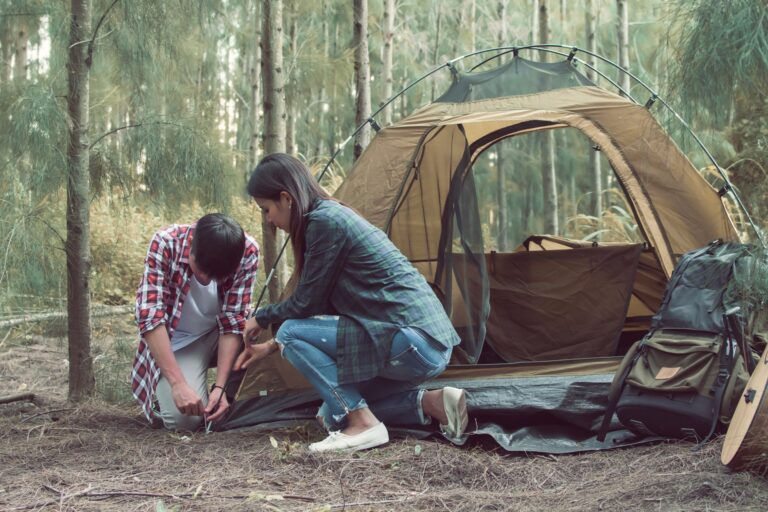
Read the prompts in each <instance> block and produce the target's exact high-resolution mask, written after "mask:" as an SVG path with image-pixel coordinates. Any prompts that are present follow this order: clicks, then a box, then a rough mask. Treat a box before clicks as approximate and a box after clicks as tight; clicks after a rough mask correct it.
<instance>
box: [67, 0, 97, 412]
mask: <svg viewBox="0 0 768 512" xmlns="http://www.w3.org/2000/svg"><path fill="white" fill-rule="evenodd" d="M71 22H72V24H71V30H70V39H69V57H68V62H67V75H68V92H67V108H68V112H69V120H70V128H69V144H68V146H67V167H68V169H67V171H68V175H69V177H68V180H67V242H66V255H67V314H68V318H67V329H68V330H67V336H68V340H69V399H70V400H72V401H75V402H80V401H83V400H85V399H86V398H88V397H90V396H92V395H93V392H94V388H95V379H94V375H93V360H92V359H91V318H90V284H89V281H90V270H91V254H90V252H91V251H90V239H89V229H90V220H89V197H90V196H89V194H90V178H89V173H88V153H89V151H88V139H87V136H88V107H89V86H88V80H89V73H90V69H89V64H88V63H87V62H86V58H87V51H88V44H84V43H82V42H83V41H88V39H89V38H90V37H91V0H72V20H71Z"/></svg>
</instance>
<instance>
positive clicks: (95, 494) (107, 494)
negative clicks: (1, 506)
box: [7, 484, 402, 510]
mask: <svg viewBox="0 0 768 512" xmlns="http://www.w3.org/2000/svg"><path fill="white" fill-rule="evenodd" d="M43 488H45V489H47V490H49V491H53V492H55V493H57V494H58V495H59V497H58V498H55V499H50V500H46V501H40V502H37V503H32V504H30V505H21V506H18V507H14V508H9V509H7V510H29V509H32V508H40V507H45V506H48V505H52V504H54V503H59V504H60V505H61V504H63V502H64V501H65V500H69V499H71V498H75V497H79V498H82V497H85V498H112V497H115V496H142V497H146V498H167V499H174V500H178V499H190V500H191V499H200V498H218V499H235V500H245V499H248V498H251V495H248V494H237V495H229V496H219V495H214V494H200V493H183V494H167V493H159V492H142V491H101V492H99V491H92V490H91V489H92V488H91V486H90V485H89V486H88V487H86V488H85V489H83V490H82V491H79V492H76V493H73V494H66V493H65V492H64V491H61V490H59V489H56V488H55V487H52V486H50V485H46V484H43ZM280 497H281V498H282V499H284V500H297V501H304V502H308V503H312V502H314V501H315V498H311V497H309V496H295V495H290V494H285V495H280ZM391 501H395V500H391ZM398 501H402V500H398ZM381 503H385V502H381Z"/></svg>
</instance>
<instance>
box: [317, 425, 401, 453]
mask: <svg viewBox="0 0 768 512" xmlns="http://www.w3.org/2000/svg"><path fill="white" fill-rule="evenodd" d="M388 442H389V433H388V432H387V427H385V426H384V424H383V423H379V424H377V425H375V426H373V427H371V428H369V429H368V430H365V431H363V432H360V433H359V434H355V435H353V436H348V435H346V434H342V433H341V432H331V433H329V434H328V437H326V438H325V439H323V440H322V441H319V442H317V443H312V444H310V445H309V451H311V452H329V451H342V452H356V451H358V450H365V449H368V448H374V447H376V446H381V445H382V444H387V443H388Z"/></svg>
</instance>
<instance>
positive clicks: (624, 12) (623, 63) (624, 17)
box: [616, 0, 632, 94]
mask: <svg viewBox="0 0 768 512" xmlns="http://www.w3.org/2000/svg"><path fill="white" fill-rule="evenodd" d="M616 24H617V31H616V32H617V35H618V54H619V66H620V67H621V69H623V70H625V71H629V5H628V2H627V0H616ZM619 85H621V88H622V89H623V90H624V91H626V93H627V94H630V87H631V85H632V84H631V83H630V79H629V75H628V74H627V73H625V72H623V71H619Z"/></svg>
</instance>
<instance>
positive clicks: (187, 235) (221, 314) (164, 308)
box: [132, 213, 259, 431]
mask: <svg viewBox="0 0 768 512" xmlns="http://www.w3.org/2000/svg"><path fill="white" fill-rule="evenodd" d="M258 259H259V248H258V245H257V244H256V242H255V241H254V240H253V238H251V237H250V236H248V235H247V234H245V233H244V232H243V230H242V228H241V227H240V225H239V224H238V223H237V222H236V221H235V220H234V219H232V218H230V217H228V216H226V215H223V214H220V213H212V214H208V215H205V216H204V217H202V218H201V219H200V220H198V221H197V223H195V224H192V225H173V226H170V227H168V228H165V229H162V230H160V231H158V232H157V233H155V235H154V236H153V237H152V241H151V242H150V244H149V250H148V252H147V258H146V260H145V263H144V275H143V276H142V278H141V283H140V284H139V289H138V291H137V294H136V322H137V324H138V327H139V334H140V338H141V339H140V342H139V347H138V350H137V351H136V358H135V360H134V366H133V374H132V377H133V378H132V388H133V396H134V397H136V399H137V400H138V401H139V403H140V404H141V406H142V409H143V410H144V414H145V415H146V416H147V419H149V420H150V421H152V419H153V417H158V418H159V419H161V420H162V422H163V424H164V425H165V427H166V428H167V429H169V430H183V431H194V430H197V429H198V428H199V427H200V426H201V424H202V422H203V420H204V419H205V420H207V421H217V420H219V419H221V418H222V417H223V416H224V414H225V413H226V412H227V410H228V409H229V401H228V400H227V396H226V393H225V392H224V391H225V390H224V387H225V385H226V383H227V379H228V378H229V376H230V372H231V370H232V365H233V363H234V361H235V357H236V356H237V353H238V351H239V350H240V346H241V344H242V332H243V328H244V326H245V318H246V315H247V313H248V311H247V310H248V308H249V306H250V302H251V287H252V285H253V279H254V276H255V274H256V268H257V265H258ZM214 352H216V355H217V373H216V382H215V384H214V385H213V386H212V388H211V392H210V395H209V394H208V386H207V371H208V366H209V362H210V361H211V360H212V357H213V355H214ZM155 402H156V404H157V406H158V407H159V410H157V408H156V407H154V404H155Z"/></svg>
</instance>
